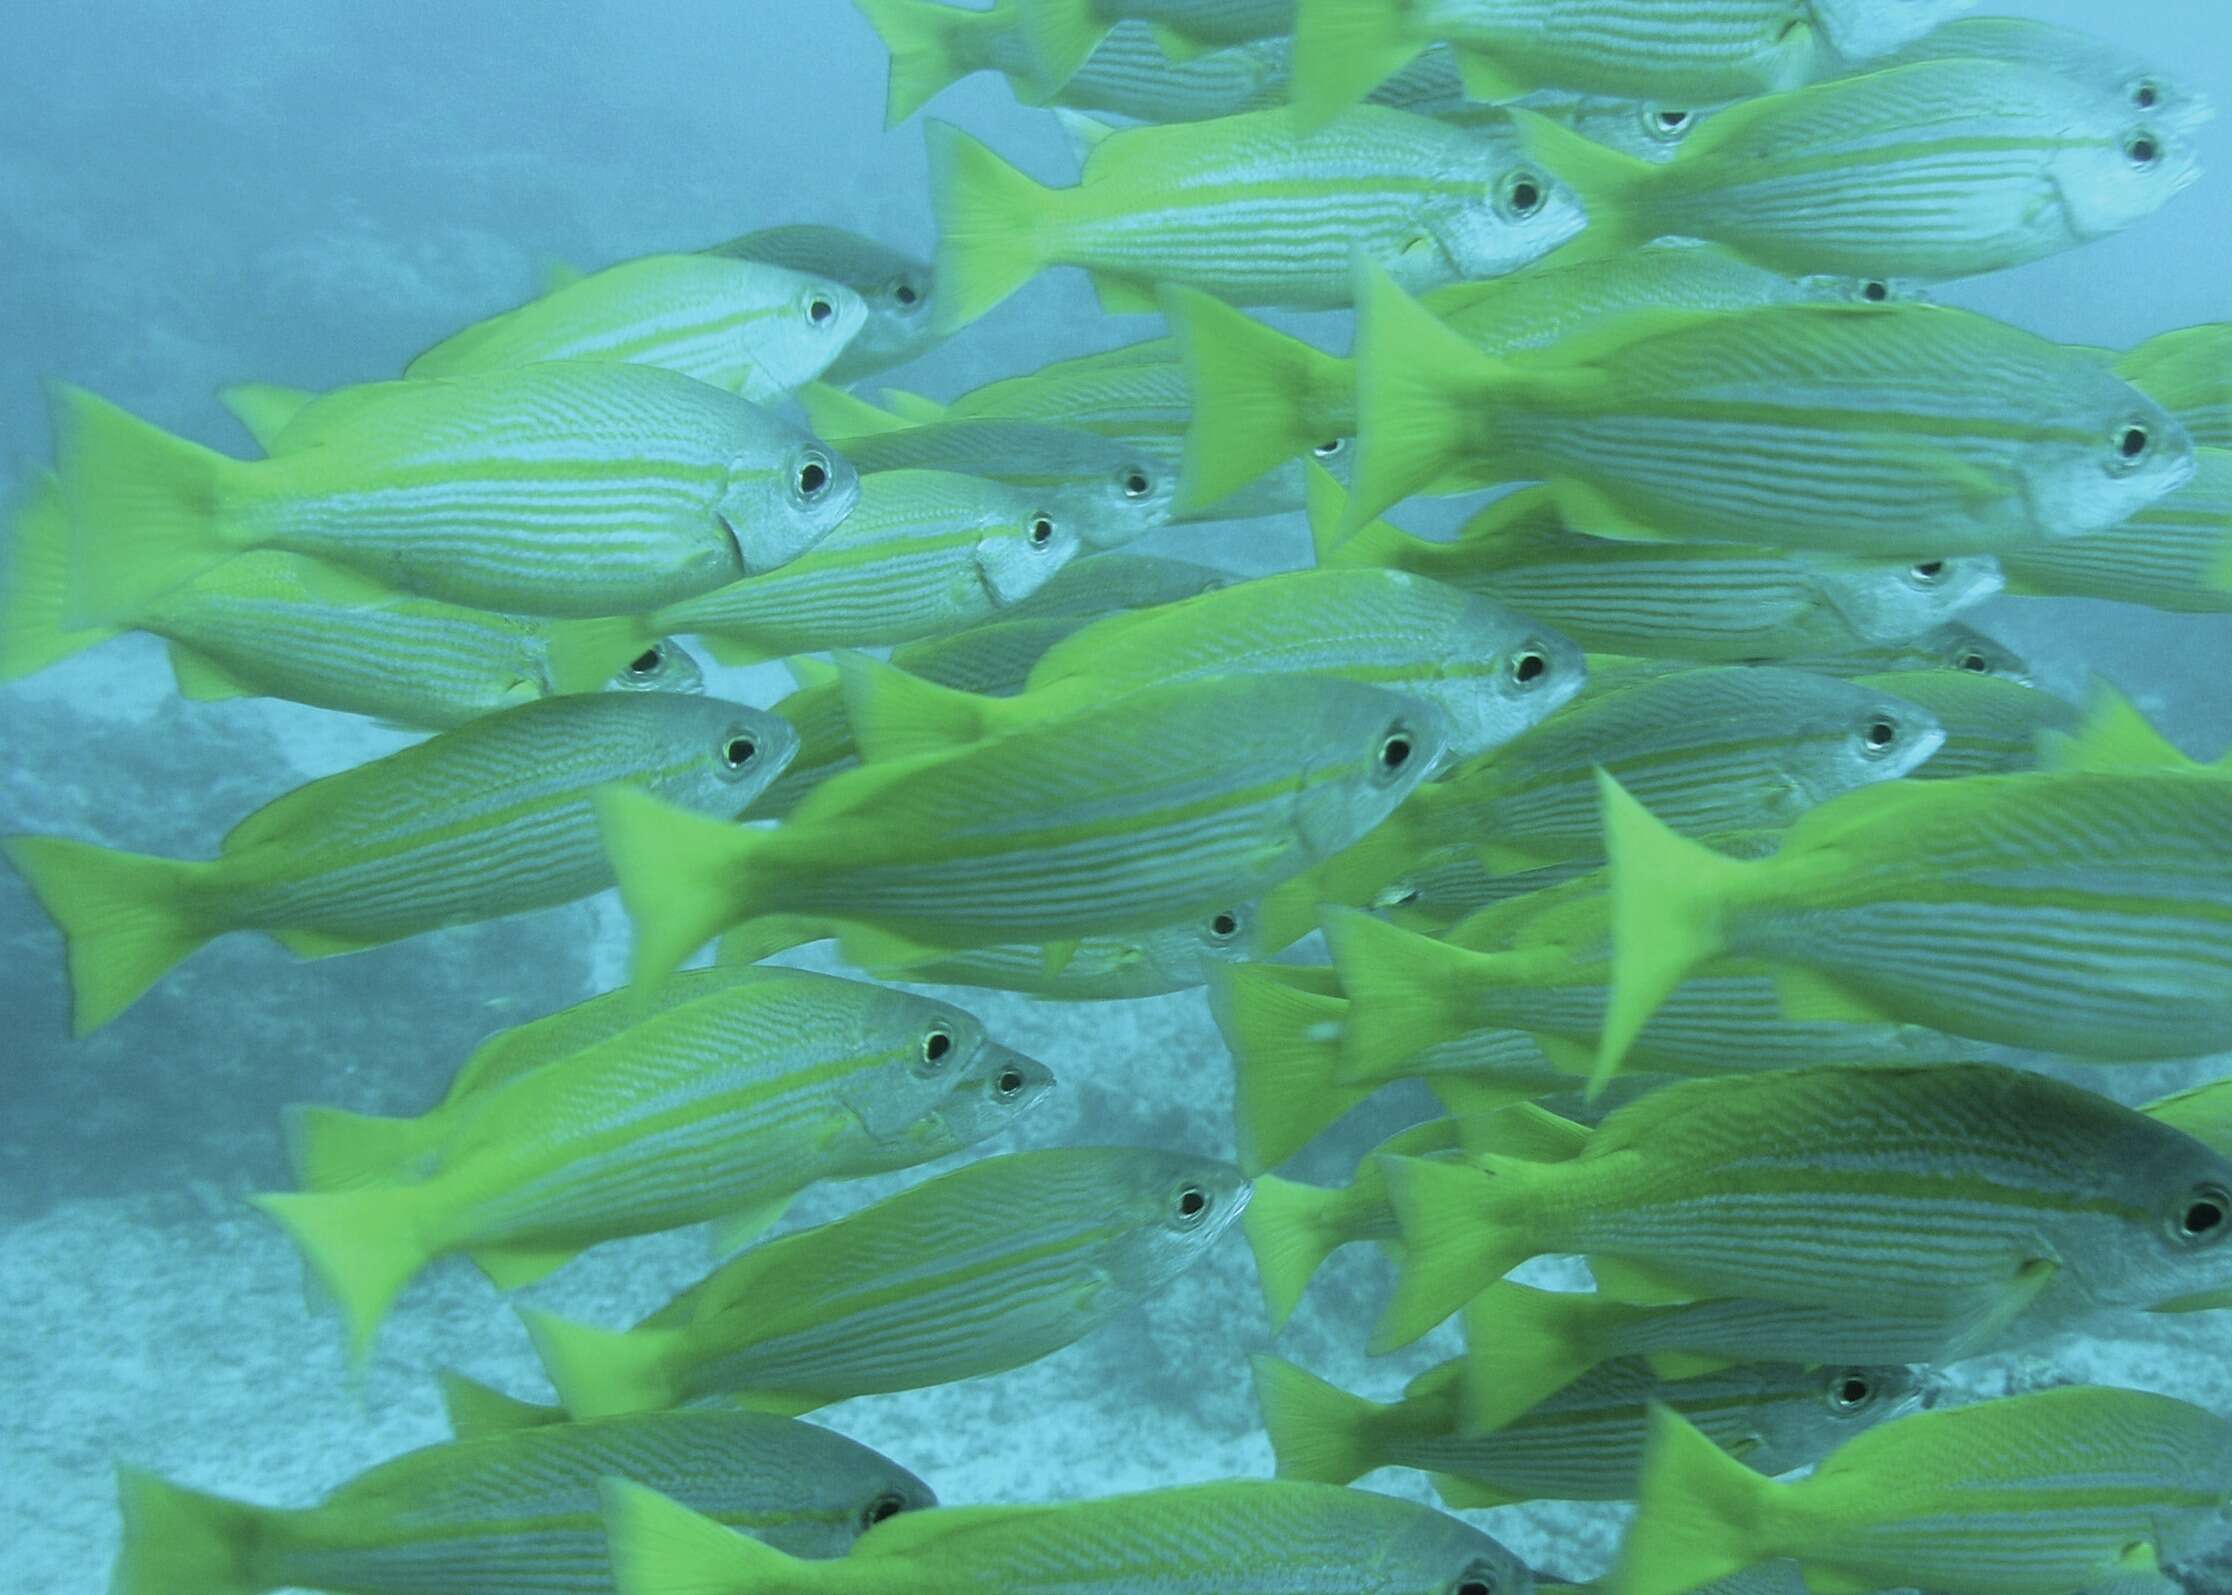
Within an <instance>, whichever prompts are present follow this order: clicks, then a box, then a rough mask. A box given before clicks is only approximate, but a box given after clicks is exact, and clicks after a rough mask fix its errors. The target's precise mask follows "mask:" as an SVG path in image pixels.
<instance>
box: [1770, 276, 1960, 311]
mask: <svg viewBox="0 0 2232 1595" xmlns="http://www.w3.org/2000/svg"><path fill="white" fill-rule="evenodd" d="M1797 283H1798V291H1799V295H1800V297H1801V298H1802V299H1804V300H1807V301H1809V302H1812V303H1815V304H1825V305H1926V304H1929V303H1931V302H1932V301H1931V299H1930V290H1929V289H1928V288H1927V287H1926V286H1924V285H1923V284H1921V283H1919V282H1916V281H1914V280H1913V279H1912V278H1909V277H1845V276H1837V275H1834V274H1831V273H1825V272H1816V273H1814V274H1813V275H1811V276H1807V277H1800V278H1798V279H1797Z"/></svg>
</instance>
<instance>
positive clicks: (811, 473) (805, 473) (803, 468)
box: [798, 454, 829, 498]
mask: <svg viewBox="0 0 2232 1595" xmlns="http://www.w3.org/2000/svg"><path fill="white" fill-rule="evenodd" d="M827 486H829V461H828V460H826V459H824V458H823V457H822V456H821V455H819V454H809V455H807V456H806V459H805V461H804V463H803V464H801V465H800V466H799V467H798V496H799V497H800V498H815V497H818V496H819V495H820V493H821V490H822V489H823V488H825V487H827Z"/></svg>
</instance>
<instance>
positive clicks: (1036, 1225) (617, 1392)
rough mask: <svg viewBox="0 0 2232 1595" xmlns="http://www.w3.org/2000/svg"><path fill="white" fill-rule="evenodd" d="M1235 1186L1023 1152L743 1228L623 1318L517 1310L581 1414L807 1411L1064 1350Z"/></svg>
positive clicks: (1233, 1212)
mask: <svg viewBox="0 0 2232 1595" xmlns="http://www.w3.org/2000/svg"><path fill="white" fill-rule="evenodd" d="M1247 1199H1248V1184H1247V1181H1245V1180H1243V1179H1241V1178H1240V1176H1239V1174H1238V1172H1237V1171H1235V1170H1234V1169H1232V1168H1230V1167H1229V1166H1227V1165H1225V1164H1222V1163H1216V1162H1212V1161H1210V1160H1208V1159H1205V1158H1196V1157H1183V1156H1180V1155H1178V1154H1176V1153H1171V1152H1157V1151H1149V1150H1146V1149H1143V1148H1132V1147H1058V1148H1053V1149H1050V1150H1046V1151H1039V1152H1017V1153H1011V1154H1008V1155H1006V1156H1003V1157H992V1158H985V1159H983V1160H981V1161H979V1162H976V1163H972V1164H969V1165H967V1166H966V1167H963V1168H960V1169H956V1170H954V1171H953V1172H952V1173H950V1174H942V1175H939V1176H938V1177H937V1178H936V1179H933V1180H928V1181H925V1182H924V1183H922V1184H920V1185H917V1186H914V1187H913V1188H911V1189H909V1190H906V1191H902V1192H900V1193H899V1194H898V1195H897V1196H892V1197H887V1198H885V1199H884V1200H883V1201H881V1202H878V1203H876V1204H875V1205H874V1206H871V1207H866V1208H863V1209H861V1210H860V1211H858V1212H856V1213H853V1214H850V1215H849V1216H847V1217H845V1218H841V1219H838V1220H836V1221H835V1222H833V1223H829V1224H822V1225H818V1226H816V1227H815V1228H813V1229H808V1230H800V1231H796V1232H794V1233H792V1234H789V1235H785V1236H783V1237H781V1238H780V1239H777V1240H773V1241H768V1242H766V1243H764V1244H762V1245H760V1246H757V1247H755V1248H753V1249H752V1250H751V1251H748V1252H746V1253H744V1254H743V1255H742V1256H740V1257H738V1258H736V1259H735V1260H733V1261H732V1262H729V1263H727V1264H725V1265H724V1266H723V1267H721V1268H720V1269H718V1270H716V1271H715V1272H714V1273H713V1274H712V1275H710V1276H709V1277H708V1278H706V1279H705V1280H704V1281H703V1282H701V1283H700V1284H698V1285H697V1286H695V1287H693V1288H692V1289H691V1290H690V1291H689V1292H688V1293H686V1294H685V1295H683V1296H681V1297H679V1298H677V1299H676V1300H675V1301H674V1302H673V1303H672V1304H670V1305H669V1306H668V1307H667V1308H665V1309H662V1310H661V1311H660V1312H659V1313H657V1314H655V1315H654V1316H653V1317H652V1318H650V1319H648V1320H646V1321H645V1322H644V1323H642V1324H639V1325H637V1326H636V1327H635V1328H634V1329H631V1330H627V1331H625V1332H620V1333H615V1332H612V1331H609V1330H602V1329H591V1328H588V1327H586V1326H584V1325H580V1324H574V1323H568V1322H567V1321H565V1320H564V1319H560V1318H555V1317H552V1316H551V1315H549V1314H547V1313H543V1312H538V1311H535V1310H533V1309H522V1310H521V1316H522V1317H523V1318H525V1319H526V1321H527V1326H528V1330H529V1333H531V1334H532V1335H533V1336H534V1340H535V1347H536V1350H537V1351H538V1352H540V1353H541V1355H542V1359H543V1367H544V1371H545V1372H547V1373H548V1374H549V1375H550V1378H551V1382H552V1383H553V1384H555V1385H556V1386H557V1387H558V1394H559V1398H560V1399H561V1400H562V1401H564V1403H565V1405H566V1410H567V1411H568V1412H570V1413H572V1414H573V1415H574V1416H575V1417H577V1418H580V1417H593V1416H598V1415H601V1414H606V1413H618V1412H636V1411H643V1410H647V1409H652V1408H663V1407H670V1406H674V1405H676V1404H677V1403H680V1402H686V1401H691V1400H694V1399H697V1398H699V1397H720V1398H723V1399H725V1400H727V1401H730V1402H732V1403H734V1404H736V1405H740V1406H745V1407H750V1408H752V1409H753V1410H756V1411H761V1412H778V1413H784V1414H796V1413H801V1412H811V1411H813V1410H814V1409H815V1408H816V1407H820V1406H825V1405H827V1404H828V1403H830V1402H832V1401H842V1400H845V1399H846V1398H848V1397H851V1396H857V1395H867V1394H871V1393H874V1392H878V1391H889V1390H912V1389H918V1388H920V1387H923V1386H926V1385H935V1384H944V1383H947V1382H949V1381H951V1380H955V1379H967V1378H972V1377H974V1376H976V1375H979V1374H988V1373H997V1372H999V1371H1001V1370H1003V1369H1007V1368H1019V1367H1021V1366H1023V1365H1024V1364H1025V1363H1028V1362H1034V1361H1036V1360H1037V1359H1038V1358H1040V1357H1044V1356H1047V1355H1049V1354H1050V1353H1052V1352H1055V1351H1059V1350H1060V1349H1061V1348H1062V1347H1064V1346H1067V1345H1069V1344H1070V1343H1071V1342H1073V1341H1075V1340H1077V1339H1079V1338H1080V1337H1082V1336H1084V1335H1087V1334H1090V1333H1091V1332H1092V1331H1093V1330H1095V1329H1097V1328H1099V1327H1100V1326H1101V1325H1102V1324H1104V1323H1106V1322H1107V1321H1108V1320H1109V1319H1111V1318H1113V1317H1115V1316H1116V1315H1117V1314H1118V1313H1120V1312H1123V1311H1124V1310H1126V1309H1127V1308H1130V1307H1133V1306H1135V1305H1137V1304H1138V1303H1139V1302H1141V1301H1143V1300H1145V1299H1147V1298H1148V1297H1150V1296H1152V1295H1153V1294H1154V1293H1155V1292H1156V1291H1158V1290H1160V1289H1161V1288H1162V1287H1163V1286H1165V1285H1167V1284H1168V1283H1169V1282H1170V1281H1171V1280H1173V1279H1175V1278H1176V1277H1177V1276H1178V1275H1179V1274H1181V1273H1183V1272H1185V1270H1186V1269H1187V1268H1189V1267H1191V1266H1192V1265H1193V1264H1194V1263H1195V1262H1196V1261H1197V1260H1198V1259H1199V1258H1200V1257H1201V1256H1202V1254H1203V1253H1204V1252H1205V1251H1206V1250H1207V1249H1208V1248H1209V1246H1210V1245H1211V1244H1212V1243H1214V1242H1215V1240H1216V1239H1217V1237H1218V1236H1219V1235H1220V1234H1221V1233H1223V1231H1224V1229H1225V1227H1226V1226H1227V1225H1229V1224H1230V1223H1231V1222H1232V1220H1233V1219H1234V1218H1236V1217H1237V1216H1238V1215H1239V1212H1240V1209H1241V1208H1242V1207H1243V1206H1245V1205H1246V1203H1247Z"/></svg>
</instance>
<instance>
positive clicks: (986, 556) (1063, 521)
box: [975, 503, 1084, 609]
mask: <svg viewBox="0 0 2232 1595" xmlns="http://www.w3.org/2000/svg"><path fill="white" fill-rule="evenodd" d="M1083 546H1084V538H1083V537H1082V536H1080V535H1079V532H1078V529H1077V522H1076V521H1075V520H1074V519H1073V518H1072V517H1071V516H1070V514H1069V513H1068V512H1067V510H1065V509H1064V508H1063V507H1062V506H1061V505H1059V504H1056V503H1049V504H1048V505H1046V506H1045V507H1043V508H1033V509H1029V510H1027V511H1025V512H1024V513H1023V514H1022V515H1020V516H1014V517H1009V516H1001V517H999V518H998V519H997V520H995V521H993V522H992V523H991V524H989V525H987V526H986V527H985V528H984V534H983V535H982V536H981V537H979V538H978V539H977V546H976V558H975V567H976V574H977V578H978V580H980V581H981V582H983V584H984V591H985V593H986V594H987V595H988V596H989V597H990V598H991V600H992V605H993V607H994V608H995V609H1005V608H1007V607H1008V606H1009V605H1010V604H1019V603H1021V602H1023V600H1024V599H1026V598H1029V597H1030V596H1032V595H1033V594H1034V593H1036V592H1037V591H1038V590H1039V589H1040V588H1041V587H1044V586H1045V585H1046V584H1047V583H1048V582H1049V581H1051V580H1053V578H1054V576H1055V573H1056V572H1058V571H1060V570H1061V568H1062V567H1063V566H1065V565H1067V564H1068V563H1069V562H1070V561H1071V559H1073V558H1075V557H1076V555H1077V552H1078V550H1079V549H1080V548H1082V547H1083Z"/></svg>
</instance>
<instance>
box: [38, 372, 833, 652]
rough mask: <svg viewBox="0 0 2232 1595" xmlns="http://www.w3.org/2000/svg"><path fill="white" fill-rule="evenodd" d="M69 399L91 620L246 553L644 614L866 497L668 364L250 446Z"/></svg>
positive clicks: (388, 389) (366, 396)
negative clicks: (258, 456)
mask: <svg viewBox="0 0 2232 1595" xmlns="http://www.w3.org/2000/svg"><path fill="white" fill-rule="evenodd" d="M56 409H57V413H56V431H57V436H58V439H59V464H58V472H57V474H58V475H59V476H60V477H61V480H62V493H63V497H64V499H65V501H66V502H67V503H68V504H69V507H70V514H71V519H72V521H73V523H74V524H75V526H76V529H77V534H78V538H79V547H78V550H77V558H76V561H75V564H74V568H73V572H72V576H73V591H74V593H75V594H76V599H75V603H74V608H76V609H77V610H78V611H80V612H81V613H80V615H79V616H78V617H76V618H82V619H88V620H105V621H110V622H118V621H122V620H125V619H128V618H130V617H131V616H132V615H134V614H136V613H138V612H139V611H140V610H141V609H143V608H144V607H145V606H146V605H147V604H148V603H150V602H151V601H153V600H154V599H157V598H159V597H161V596H162V595H163V594H165V593H167V592H169V591H171V590H172V589H173V588H176V587H179V586H181V585H183V584H184V583H185V582H187V581H189V580H191V579H192V578H194V577H195V576H198V575H200V574H202V573H203V572H204V571H207V570H209V569H210V568H212V567H213V566H215V565H217V564H219V563H220V562H222V561H223V560H224V559H226V558H228V557H230V556H231V555H233V554H235V553H239V552H241V551H243V550H246V549H251V548H271V549H284V550H286V551H288V552H290V553H296V554H307V555H310V556H311V557H313V558H317V559H326V560H331V561H332V562H334V563H335V564H340V565H346V566H348V567H350V568H351V569H353V570H356V571H358V572H360V573H362V574H363V575H365V576H367V577H369V578H371V579H372V580H374V581H376V582H379V583H380V584H381V585H383V586H387V587H392V588H396V589H398V590H401V591H406V592H415V593H419V594H422V595H423V596H426V597H429V598H440V599H444V600H447V601H449V602H451V603H460V604H470V605H474V606H476V607H481V608H488V609H500V610H511V611H517V612H520V613H526V614H538V615H571V616H583V617H590V616H599V615H617V614H629V613H634V612H637V611H640V610H644V609H655V608H657V607H658V606H659V605H661V604H663V603H669V602H672V601H673V600H675V599H678V598H686V597H688V596H689V595H691V594H692V593H697V592H703V591H705V590H706V589H708V588H711V587H717V586H719V585H720V584H721V583H722V582H724V581H733V580H735V579H736V578H737V577H739V576H744V575H748V574H750V573H751V572H753V571H757V570H767V569H772V568H773V567H775V566H777V565H780V564H782V563H784V562H785V561H787V560H791V559H795V558H797V557H798V556H799V555H800V554H802V553H804V552H805V551H806V550H807V549H808V548H810V547H812V546H813V545H814V544H815V543H816V542H818V541H819V540H820V539H821V538H822V537H823V536H825V535H826V534H827V533H828V532H829V531H831V530H832V529H833V528H834V527H835V526H836V525H837V524H838V523H839V522H840V521H842V520H843V519H844V518H845V514H846V512H847V511H849V510H850V509H851V508H852V505H853V500H854V498H855V497H856V496H857V495H858V492H859V485H858V483H857V482H856V481H855V479H854V475H853V469H852V467H851V466H850V465H848V464H846V463H845V462H844V461H843V460H842V459H840V458H839V457H838V456H837V455H836V454H835V453H834V452H833V451H831V450H830V449H829V448H828V447H826V446H825V445H824V444H822V443H820V442H818V441H816V440H815V439H814V438H813V437H812V436H810V435H809V434H807V433H806V432H805V431H803V430H802V429H800V428H799V427H796V426H794V425H792V424H791V423H790V422H787V421H785V420H783V419H781V418H780V417H778V416H776V415H773V414H771V413H770V412H768V411H766V410H763V409H761V408H760V407H759V406H758V405H755V404H752V403H750V402H749V401H747V400H744V399H739V398H736V397H735V396H734V395H731V394H726V393H723V392H721V391H720V390H719V389H717V388H711V387H708V386H706V385H705V384H704V383H702V382H696V381H692V380H691V379H690V378H688V377H686V376H683V375H681V374H680V373H678V372H674V371H662V370H660V369H658V368H657V367H655V366H637V365H595V364H590V363H586V362H581V361H553V362H551V363H548V364H545V365H536V366H523V367H520V368H519V369H517V370H508V371H490V372H481V373H477V374H475V375H472V376H465V377H451V378H445V379H443V380H441V381H428V382H382V383H373V384H370V385H369V386H366V387H361V388H344V389H342V390H341V391H340V392H338V393H331V394H327V395H326V396H325V397H323V398H320V399H317V400H314V401H313V402H312V403H310V404H309V405H308V406H307V407H305V408H304V409H303V410H302V411H301V413H300V414H298V415H297V416H295V418H294V419H293V420H292V421H291V422H290V423H289V424H288V425H287V427H286V430H285V431H284V432H283V433H281V434H280V435H279V436H278V437H277V438H275V439H274V444H275V446H276V447H278V448H279V450H280V452H278V453H276V454H274V455H272V456H271V457H270V458H268V459H263V460H254V461H240V460H233V459H229V458H227V457H226V456H224V455H221V454H217V453H215V452H213V451H211V450H208V449H204V448H201V447H200V446H199V445H196V444H193V443H188V442H186V441H185V440H184V439H181V438H174V437H171V436H169V435H168V434H167V433H164V432H162V431H160V430H159V429H157V428H155V427H152V426H149V425H148V424H147V423H145V422H143V421H139V420H136V419H134V418H133V417H131V416H129V415H127V414H125V413H124V412H123V411H122V410H119V409H117V408H116V407H115V406H113V405H110V404H107V403H104V402H103V401H102V400H99V399H97V398H95V397H94V396H93V395H91V394H89V393H86V392H84V391H82V390H80V389H76V388H64V389H60V390H58V392H57V397H56Z"/></svg>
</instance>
